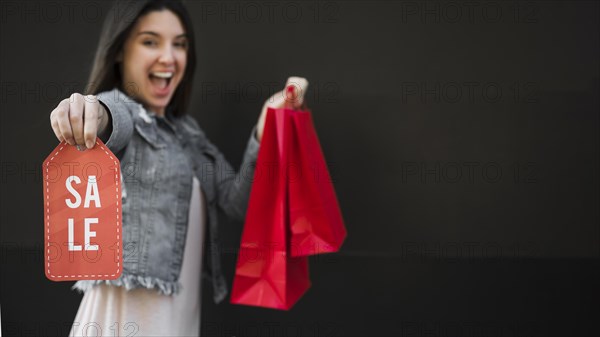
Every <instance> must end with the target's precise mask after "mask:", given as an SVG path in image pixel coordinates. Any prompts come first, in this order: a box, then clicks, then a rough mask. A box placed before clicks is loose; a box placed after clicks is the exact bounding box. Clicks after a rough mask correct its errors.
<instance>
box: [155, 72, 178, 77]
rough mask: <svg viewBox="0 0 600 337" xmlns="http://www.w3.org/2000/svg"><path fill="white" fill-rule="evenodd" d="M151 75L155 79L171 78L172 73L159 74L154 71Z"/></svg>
mask: <svg viewBox="0 0 600 337" xmlns="http://www.w3.org/2000/svg"><path fill="white" fill-rule="evenodd" d="M151 75H152V76H156V77H160V78H171V77H173V73H171V72H159V71H156V72H153V73H151Z"/></svg>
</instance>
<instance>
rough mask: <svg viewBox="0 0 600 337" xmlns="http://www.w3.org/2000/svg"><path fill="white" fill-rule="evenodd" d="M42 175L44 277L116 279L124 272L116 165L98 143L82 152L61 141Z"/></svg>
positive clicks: (44, 166)
mask: <svg viewBox="0 0 600 337" xmlns="http://www.w3.org/2000/svg"><path fill="white" fill-rule="evenodd" d="M42 169H43V171H42V173H43V177H44V243H45V244H44V270H45V273H46V277H47V278H48V279H50V280H52V281H73V280H113V279H116V278H118V277H119V276H120V275H121V272H122V269H123V268H122V265H123V257H122V253H121V252H122V248H121V247H122V236H121V219H122V214H121V169H120V163H119V159H118V158H117V157H116V156H115V155H114V154H113V153H112V152H111V151H110V150H109V149H108V148H107V147H106V145H104V143H103V142H102V141H101V140H100V139H96V144H95V146H94V147H93V148H92V149H91V150H86V151H83V152H81V151H79V150H77V148H76V147H75V146H72V145H69V144H67V143H66V142H64V141H63V142H61V143H60V144H59V145H58V146H57V147H56V149H54V151H52V153H51V154H50V155H49V156H48V158H46V160H45V161H44V164H43V167H42Z"/></svg>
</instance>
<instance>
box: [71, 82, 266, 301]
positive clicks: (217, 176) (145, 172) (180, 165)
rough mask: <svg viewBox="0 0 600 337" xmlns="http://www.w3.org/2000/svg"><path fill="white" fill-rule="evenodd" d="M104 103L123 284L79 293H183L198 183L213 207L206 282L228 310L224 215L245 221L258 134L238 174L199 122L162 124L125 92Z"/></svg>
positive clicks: (80, 285) (104, 97)
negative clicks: (116, 182) (116, 187)
mask: <svg viewBox="0 0 600 337" xmlns="http://www.w3.org/2000/svg"><path fill="white" fill-rule="evenodd" d="M97 97H98V99H99V101H100V102H101V103H102V104H103V105H104V107H105V108H107V110H108V111H109V113H110V115H111V117H112V133H111V134H110V137H109V139H108V141H107V142H106V146H107V147H108V148H109V149H110V150H111V151H112V152H113V153H114V154H115V155H117V157H118V158H119V159H120V161H121V178H122V205H123V209H122V212H123V274H122V275H121V277H119V278H118V279H116V280H87V281H78V282H77V283H75V285H74V286H73V288H74V289H78V290H80V291H85V290H87V289H89V288H91V287H92V286H94V285H96V284H100V283H108V284H112V285H117V286H125V287H126V288H127V289H132V288H138V287H146V288H150V289H156V290H158V291H159V292H161V293H163V294H167V295H171V294H173V293H177V292H178V291H179V289H180V287H181V285H180V283H179V282H178V279H179V274H180V271H181V266H182V261H183V252H184V248H185V247H184V245H185V238H186V234H187V223H188V212H189V207H190V205H189V201H190V197H191V195H192V183H193V182H192V180H193V176H194V175H195V176H196V178H198V180H199V181H200V185H201V188H202V191H203V192H204V194H205V199H206V207H207V212H206V214H207V224H208V226H207V231H208V233H207V234H206V237H207V244H206V253H205V254H204V255H205V262H206V263H204V264H203V266H204V267H206V268H204V269H203V272H202V276H203V277H204V278H208V279H209V280H211V281H212V286H213V297H214V301H215V302H216V303H219V302H221V301H222V300H223V299H224V298H225V296H226V295H227V284H226V282H225V279H224V277H223V274H222V271H221V259H220V252H219V248H220V241H219V226H218V223H217V212H218V209H217V207H219V208H220V209H221V210H222V211H223V212H224V213H225V214H226V215H228V216H229V217H231V218H234V219H237V220H240V221H241V220H243V219H244V217H245V214H246V209H247V206H248V199H249V196H250V189H251V185H252V179H253V177H254V169H255V165H256V158H257V155H258V149H259V143H258V141H257V139H256V138H255V131H256V126H255V127H254V129H253V130H252V133H251V135H250V139H249V140H248V143H247V146H246V151H245V153H244V158H243V161H242V166H241V169H240V170H239V171H238V172H237V173H236V171H235V170H234V169H233V168H232V167H231V165H230V164H229V163H228V162H227V160H226V159H225V157H224V156H223V154H222V153H221V152H220V151H219V150H218V149H217V147H216V146H215V145H214V144H212V143H211V142H210V141H209V140H208V139H207V137H206V135H205V134H204V132H203V131H202V130H201V129H200V127H199V126H198V124H197V123H196V121H195V120H194V118H193V117H191V116H188V115H184V116H183V117H174V116H173V115H171V114H169V113H167V115H166V116H165V117H160V116H156V115H154V114H153V113H151V112H148V111H147V110H146V109H144V107H142V105H141V104H139V103H137V102H136V101H134V100H132V99H131V98H129V97H128V96H126V95H125V94H124V93H123V92H122V91H120V90H118V89H113V90H111V91H108V92H103V93H100V94H98V95H97Z"/></svg>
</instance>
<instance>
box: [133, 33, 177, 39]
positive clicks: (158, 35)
mask: <svg viewBox="0 0 600 337" xmlns="http://www.w3.org/2000/svg"><path fill="white" fill-rule="evenodd" d="M142 34H148V35H153V36H156V37H160V34H158V33H156V32H152V31H143V32H139V33H138V35H142ZM180 37H186V38H187V35H186V34H185V33H183V34H179V35H177V36H175V38H176V39H178V38H180Z"/></svg>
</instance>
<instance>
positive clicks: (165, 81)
mask: <svg viewBox="0 0 600 337" xmlns="http://www.w3.org/2000/svg"><path fill="white" fill-rule="evenodd" d="M149 77H150V82H152V85H154V86H156V87H158V88H159V89H165V88H167V87H168V86H169V84H170V83H171V79H172V78H173V72H162V71H155V72H152V73H150V75H149Z"/></svg>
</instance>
